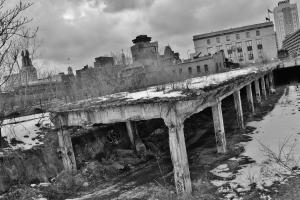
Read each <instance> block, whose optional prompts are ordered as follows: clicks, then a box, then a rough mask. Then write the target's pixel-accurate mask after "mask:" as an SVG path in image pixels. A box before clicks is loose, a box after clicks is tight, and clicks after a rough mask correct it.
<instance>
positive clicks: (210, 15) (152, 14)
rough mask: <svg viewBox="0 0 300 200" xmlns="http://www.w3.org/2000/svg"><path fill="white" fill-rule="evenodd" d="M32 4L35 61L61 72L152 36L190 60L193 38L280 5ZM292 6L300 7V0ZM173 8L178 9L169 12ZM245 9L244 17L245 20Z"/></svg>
mask: <svg viewBox="0 0 300 200" xmlns="http://www.w3.org/2000/svg"><path fill="white" fill-rule="evenodd" d="M32 2H33V3H34V5H33V6H32V7H31V8H30V9H29V10H28V11H27V12H28V13H29V14H30V15H31V16H32V17H33V23H34V24H35V25H38V26H39V33H38V34H39V39H40V40H41V41H42V42H41V47H40V48H39V52H40V53H39V54H40V57H39V59H38V60H34V63H38V65H40V66H41V68H46V67H49V66H50V68H51V69H52V68H54V69H55V70H57V71H66V69H67V67H68V64H69V63H70V65H71V66H72V67H73V68H74V69H79V68H82V67H83V66H84V65H85V64H89V65H92V63H93V60H94V58H95V57H98V56H102V55H110V52H121V51H122V49H124V51H125V52H129V48H130V46H131V45H132V42H131V40H132V39H133V38H135V37H136V36H137V35H139V34H148V35H151V36H152V38H153V40H154V41H158V42H159V43H160V44H161V45H160V46H161V47H162V48H163V47H164V46H165V45H168V44H170V46H171V47H172V48H173V49H174V50H175V51H178V52H180V55H181V57H183V58H186V57H187V54H188V53H191V52H193V51H194V48H193V41H192V36H193V35H195V34H201V33H205V32H211V31H217V30H221V29H226V28H234V27H237V26H243V25H250V24H254V23H260V22H264V21H265V17H266V16H267V9H271V10H273V8H274V7H275V6H276V5H277V3H278V2H277V1H272V0H267V1H263V2H262V1H259V0H255V1H251V2H250V1H246V0H242V1H239V2H235V1H233V0H223V1H221V2H220V1H218V2H216V1H213V2H212V1H206V0H203V1H196V0H192V1H189V2H184V3H183V2H181V1H177V2H174V1H171V0H164V1H157V0H144V1H141V0H139V1H135V0H130V1H126V2H124V1H109V2H107V1H101V0H99V1H97V0H94V1H93V0H88V1H70V0H64V1H60V2H61V3H60V4H59V6H58V5H57V4H56V3H55V1H46V0H40V1H37V0H33V1H32ZM291 2H292V3H299V0H296V1H295V0H294V1H291ZM171 4H172V9H169V8H170V5H171ZM243 8H247V9H243ZM242 9H243V12H242V13H243V15H240V16H239V14H240V13H241V10H242ZM298 9H299V7H298ZM41 10H42V11H43V12H41ZM183 11H185V12H183ZM158 16H161V17H160V18H159V17H158ZM237 16H239V17H237ZM271 18H272V19H273V17H271ZM174 22H177V23H174ZM211 22H214V23H211ZM68 58H70V61H68ZM54 66H56V67H54Z"/></svg>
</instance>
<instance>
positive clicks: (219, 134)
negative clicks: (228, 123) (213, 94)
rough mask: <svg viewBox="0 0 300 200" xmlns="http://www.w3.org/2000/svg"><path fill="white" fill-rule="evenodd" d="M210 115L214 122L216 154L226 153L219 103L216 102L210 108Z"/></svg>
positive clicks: (220, 104)
mask: <svg viewBox="0 0 300 200" xmlns="http://www.w3.org/2000/svg"><path fill="white" fill-rule="evenodd" d="M212 114H213V120H214V129H215V137H216V143H217V151H218V153H226V151H227V149H226V137H225V129H224V121H223V114H222V103H221V102H218V103H217V104H216V105H214V106H212Z"/></svg>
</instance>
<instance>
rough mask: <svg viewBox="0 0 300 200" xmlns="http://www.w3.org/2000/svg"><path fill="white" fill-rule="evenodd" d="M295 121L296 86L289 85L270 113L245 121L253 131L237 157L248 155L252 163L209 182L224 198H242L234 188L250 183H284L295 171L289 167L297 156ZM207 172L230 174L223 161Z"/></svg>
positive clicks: (299, 137)
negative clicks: (254, 119)
mask: <svg viewBox="0 0 300 200" xmlns="http://www.w3.org/2000/svg"><path fill="white" fill-rule="evenodd" d="M299 121H300V87H297V86H289V88H288V90H286V91H285V94H284V95H283V96H282V97H281V98H280V100H279V102H278V103H277V104H276V106H275V108H274V109H273V111H272V112H271V113H269V114H268V115H267V116H266V117H265V118H264V119H263V120H261V121H254V122H250V123H248V124H247V125H248V126H251V127H255V128H256V131H255V132H254V133H255V134H254V135H253V140H252V141H249V142H246V143H243V146H244V147H245V152H244V153H243V154H242V155H241V156H240V158H238V159H237V160H239V159H242V158H243V157H248V158H251V159H252V160H254V161H255V163H252V164H246V165H244V166H242V168H241V169H240V170H239V171H238V172H237V173H236V174H234V175H235V178H234V179H233V180H222V181H220V180H213V181H211V183H212V184H214V185H215V186H217V187H219V192H221V193H224V194H225V199H242V198H241V197H238V196H237V195H236V192H239V193H240V192H245V191H249V190H250V189H251V187H253V186H255V187H256V188H259V189H261V190H267V189H266V188H267V187H270V186H272V185H273V184H274V183H275V182H278V183H284V181H286V177H287V176H290V175H293V174H295V173H299V171H294V172H293V174H292V171H291V170H289V169H291V168H293V167H299V163H297V161H299V159H300V144H299V141H300V134H299V133H300V126H299ZM281 147H283V148H281ZM280 152H281V154H280ZM273 155H275V156H278V155H281V159H282V161H284V165H286V166H283V164H282V163H278V162H276V161H275V160H274V159H272V158H273V157H272V156H273ZM287 155H289V156H287ZM211 172H212V173H213V174H214V175H216V176H218V177H220V178H227V177H231V175H230V172H229V169H228V167H227V166H226V165H220V166H218V167H217V168H215V169H213V170H212V171H211ZM261 198H262V199H270V197H269V196H268V195H265V194H262V196H261Z"/></svg>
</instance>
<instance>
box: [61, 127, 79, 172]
mask: <svg viewBox="0 0 300 200" xmlns="http://www.w3.org/2000/svg"><path fill="white" fill-rule="evenodd" d="M57 135H58V144H59V149H58V152H59V153H60V155H61V158H62V161H63V165H64V168H65V170H67V171H76V170H77V166H76V160H75V154H74V150H73V145H72V140H71V135H70V132H69V131H68V130H63V129H60V130H58V132H57Z"/></svg>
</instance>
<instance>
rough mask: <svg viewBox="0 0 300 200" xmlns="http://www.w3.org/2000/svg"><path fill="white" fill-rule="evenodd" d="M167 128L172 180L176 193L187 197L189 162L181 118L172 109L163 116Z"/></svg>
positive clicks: (188, 193)
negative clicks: (172, 168)
mask: <svg viewBox="0 0 300 200" xmlns="http://www.w3.org/2000/svg"><path fill="white" fill-rule="evenodd" d="M164 120H165V123H166V125H167V127H168V128H169V146H170V152H171V158H172V162H173V167H174V180H175V186H176V191H177V194H179V195H183V196H184V197H185V199H188V197H189V196H190V194H191V192H192V184H191V178H190V170H189V163H188V158H187V151H186V145H185V139H184V131H183V126H184V125H183V122H184V120H183V119H180V118H179V117H178V116H177V114H176V112H174V111H173V110H172V111H170V112H169V114H168V116H167V117H166V118H164Z"/></svg>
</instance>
